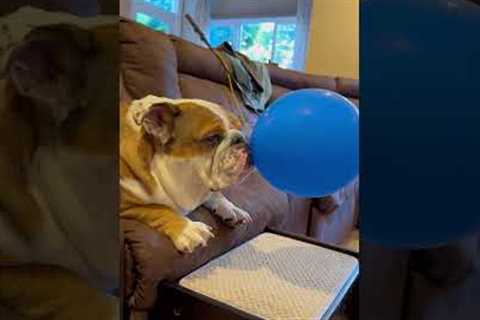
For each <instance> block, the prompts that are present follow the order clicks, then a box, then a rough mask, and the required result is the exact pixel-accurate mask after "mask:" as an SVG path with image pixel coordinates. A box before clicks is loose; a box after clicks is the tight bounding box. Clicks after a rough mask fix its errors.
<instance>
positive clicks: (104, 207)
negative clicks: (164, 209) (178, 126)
mask: <svg viewBox="0 0 480 320" xmlns="http://www.w3.org/2000/svg"><path fill="white" fill-rule="evenodd" d="M118 11H119V9H118V0H98V1H97V0H36V1H34V0H30V1H28V0H9V1H2V2H1V3H0V90H1V91H0V319H2V320H16V319H54V320H61V319H72V320H76V319H91V320H97V319H98V320H108V319H121V317H122V312H121V308H120V306H121V305H122V304H121V303H120V300H121V296H122V287H121V283H120V281H119V274H120V268H121V263H120V241H121V239H120V235H119V230H118V228H119V227H118V214H117V212H118V210H117V207H118V189H117V188H118V187H117V186H118V181H117V179H118V174H117V163H118V161H117V157H118V152H117V149H118V125H117V119H118V114H117V110H118V69H119V68H118V61H119V59H118V55H119V50H118Z"/></svg>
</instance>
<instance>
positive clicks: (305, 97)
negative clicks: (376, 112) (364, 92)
mask: <svg viewBox="0 0 480 320" xmlns="http://www.w3.org/2000/svg"><path fill="white" fill-rule="evenodd" d="M358 123H359V114H358V110H357V108H356V107H355V106H354V104H353V103H352V102H350V101H349V100H348V99H346V98H345V97H343V96H341V95H339V94H337V93H335V92H332V91H329V90H323V89H302V90H297V91H293V92H290V93H288V94H286V95H284V96H282V97H280V98H279V99H277V100H276V101H274V102H273V103H272V104H271V105H270V106H269V108H268V109H267V111H266V112H265V113H263V114H262V115H261V116H260V117H259V119H258V120H257V123H256V124H255V127H254V128H253V131H252V136H251V142H250V145H251V149H252V157H253V164H254V165H255V167H256V168H257V170H258V171H259V172H260V174H261V175H262V176H263V177H264V178H265V179H266V180H267V181H269V182H270V184H272V185H273V186H274V187H276V188H278V189H280V190H283V191H285V192H288V193H290V194H293V195H296V196H299V197H321V196H325V195H328V194H331V193H333V192H335V191H337V190H338V189H340V188H342V187H343V186H345V185H347V184H348V183H349V182H351V181H352V180H353V179H355V177H356V176H357V175H358V163H359V146H358V145H359V128H358V126H359V125H358Z"/></svg>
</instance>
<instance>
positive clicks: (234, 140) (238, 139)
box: [232, 135, 245, 145]
mask: <svg viewBox="0 0 480 320" xmlns="http://www.w3.org/2000/svg"><path fill="white" fill-rule="evenodd" d="M241 143H245V139H244V138H243V137H242V136H241V135H236V136H234V137H232V145H234V144H241Z"/></svg>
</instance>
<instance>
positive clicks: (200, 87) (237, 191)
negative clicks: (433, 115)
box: [120, 19, 359, 311]
mask: <svg viewBox="0 0 480 320" xmlns="http://www.w3.org/2000/svg"><path fill="white" fill-rule="evenodd" d="M120 43H121V68H120V99H121V101H122V102H129V101H131V100H132V99H138V98H141V97H144V96H146V95H148V94H154V95H157V96H166V97H169V98H199V99H205V100H210V101H213V102H215V103H218V104H220V105H222V106H224V107H225V108H227V109H229V110H230V111H232V112H236V113H238V112H237V109H236V108H235V107H234V105H233V103H232V99H231V95H230V93H229V91H228V86H227V84H226V77H225V73H224V71H223V69H222V67H221V66H220V64H219V63H218V61H217V60H216V58H215V57H214V56H213V54H212V53H211V52H210V51H208V50H207V49H205V48H202V47H198V46H196V45H194V44H192V43H190V42H187V41H185V40H182V39H179V38H176V37H173V36H168V35H166V34H163V33H160V32H155V31H152V30H149V29H147V28H145V27H143V26H141V25H139V24H136V23H133V22H131V21H128V20H123V19H122V20H121V21H120ZM268 68H269V72H270V76H271V80H272V83H273V97H272V99H271V101H273V100H274V99H276V98H277V97H278V96H280V95H282V94H284V93H286V92H288V91H291V90H295V89H301V88H326V89H330V90H333V91H337V92H339V93H341V94H342V95H344V96H346V97H348V98H350V99H352V101H354V102H355V103H357V104H358V98H359V97H358V82H357V81H355V80H349V79H340V78H333V77H325V76H315V75H308V74H305V73H300V72H295V71H288V70H283V69H280V68H278V67H276V66H271V65H269V66H268ZM255 119H256V116H255V115H254V114H253V113H248V123H249V125H251V124H253V123H254V122H255ZM319 152H321V150H319ZM226 195H227V197H229V198H230V199H231V200H232V201H233V202H235V203H236V204H238V205H239V206H241V207H242V208H244V209H246V210H247V211H248V212H250V214H251V215H252V217H253V219H254V222H253V223H251V224H249V225H247V226H240V227H238V228H235V229H232V228H228V227H226V226H225V225H223V224H222V223H221V222H220V221H218V220H217V219H216V218H215V217H214V216H212V215H211V214H209V213H208V212H207V211H206V210H205V209H203V208H200V209H199V210H197V211H195V212H193V213H192V214H191V215H190V217H191V218H192V219H194V220H201V221H203V222H205V223H207V224H208V225H210V226H212V227H213V228H214V233H215V238H214V239H212V240H210V241H209V244H208V246H207V247H206V248H200V249H197V250H196V251H195V252H194V253H193V254H189V255H181V254H179V253H178V252H176V250H175V249H174V247H173V246H172V244H171V243H170V241H169V240H168V239H167V238H166V237H165V236H163V235H161V234H159V233H158V232H156V231H154V230H152V229H150V228H149V227H147V226H145V225H143V224H141V223H138V222H135V221H132V220H122V221H121V227H122V230H123V237H124V266H123V269H124V274H125V282H124V295H125V301H126V303H127V304H128V305H129V308H130V309H132V310H137V311H139V310H147V309H149V308H151V307H152V306H153V305H154V303H155V300H156V297H157V286H158V284H159V282H161V281H163V280H175V279H177V278H179V277H181V276H183V275H185V274H187V273H189V272H190V271H192V270H193V269H195V268H196V267H198V266H200V265H201V264H203V263H205V262H207V261H208V260H210V259H212V258H213V257H216V256H218V255H220V254H222V253H224V252H226V251H228V250H230V249H231V248H233V247H235V246H237V245H239V244H241V243H243V242H245V241H246V240H248V239H250V238H252V237H254V236H255V235H257V234H258V233H260V232H262V231H263V230H264V229H265V228H266V227H276V228H279V229H282V230H285V231H290V232H294V233H298V234H304V235H305V234H308V230H307V224H308V220H309V219H308V216H309V212H310V209H311V200H309V199H297V198H295V197H292V196H290V195H287V194H285V193H283V192H280V191H277V190H275V189H273V188H272V187H271V186H269V184H268V183H266V182H265V181H264V180H263V179H262V178H261V177H260V176H259V175H258V174H253V175H251V176H250V177H249V178H248V179H247V180H246V181H245V182H244V183H242V184H240V185H237V186H235V187H232V188H231V189H229V190H227V191H226ZM344 195H345V197H344V201H342V203H341V205H340V206H339V207H338V208H337V209H336V210H334V212H328V213H325V214H324V216H322V217H320V218H317V219H316V220H315V221H316V222H315V223H316V224H318V226H312V228H313V229H315V230H318V229H319V228H318V227H319V225H321V224H323V225H324V227H322V228H320V229H321V230H322V232H321V233H322V235H321V237H322V238H323V239H324V240H326V241H330V242H333V243H340V242H342V241H343V239H344V238H346V237H347V236H348V234H349V233H350V232H351V231H352V229H354V228H355V224H356V210H355V208H356V206H355V204H356V199H357V198H356V189H355V187H354V185H352V186H350V187H349V188H346V190H345V192H344ZM314 214H316V215H322V213H321V212H319V211H315V213H314ZM325 226H327V227H325ZM318 236H319V237H320V235H318Z"/></svg>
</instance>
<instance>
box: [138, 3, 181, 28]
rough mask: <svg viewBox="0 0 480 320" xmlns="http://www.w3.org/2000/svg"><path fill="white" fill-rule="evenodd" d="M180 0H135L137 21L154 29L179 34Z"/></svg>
mask: <svg viewBox="0 0 480 320" xmlns="http://www.w3.org/2000/svg"><path fill="white" fill-rule="evenodd" d="M180 2H181V1H180V0H133V8H132V9H133V14H134V17H133V18H134V19H135V21H137V22H139V23H141V24H144V25H146V26H147V27H150V28H152V29H154V30H158V31H163V32H167V33H173V34H178V30H179V26H178V19H177V13H178V12H179V11H180V4H181V3H180Z"/></svg>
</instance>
